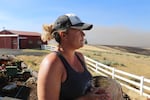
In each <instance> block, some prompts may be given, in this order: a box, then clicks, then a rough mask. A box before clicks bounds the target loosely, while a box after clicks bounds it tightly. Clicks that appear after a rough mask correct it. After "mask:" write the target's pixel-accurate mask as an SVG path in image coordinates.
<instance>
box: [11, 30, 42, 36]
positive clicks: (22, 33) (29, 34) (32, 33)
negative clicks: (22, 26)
mask: <svg viewBox="0 0 150 100" xmlns="http://www.w3.org/2000/svg"><path fill="white" fill-rule="evenodd" d="M8 31H9V32H11V33H14V34H17V35H26V36H41V34H40V33H38V32H28V31H16V30H8Z"/></svg>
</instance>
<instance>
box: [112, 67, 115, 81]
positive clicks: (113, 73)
mask: <svg viewBox="0 0 150 100" xmlns="http://www.w3.org/2000/svg"><path fill="white" fill-rule="evenodd" d="M112 79H115V68H113V70H112Z"/></svg>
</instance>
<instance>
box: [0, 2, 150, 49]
mask: <svg viewBox="0 0 150 100" xmlns="http://www.w3.org/2000/svg"><path fill="white" fill-rule="evenodd" d="M66 13H75V14H76V15H78V16H79V17H80V18H81V20H82V21H85V22H88V23H92V24H93V25H94V28H93V29H92V30H91V31H89V32H87V36H86V38H87V40H88V42H89V43H91V44H94V43H96V44H114V45H131V46H142V47H150V0H0V30H2V29H3V28H4V27H5V29H8V30H21V31H35V32H40V33H41V32H42V25H43V24H49V23H52V22H54V21H55V19H56V18H57V17H58V16H59V15H62V14H66Z"/></svg>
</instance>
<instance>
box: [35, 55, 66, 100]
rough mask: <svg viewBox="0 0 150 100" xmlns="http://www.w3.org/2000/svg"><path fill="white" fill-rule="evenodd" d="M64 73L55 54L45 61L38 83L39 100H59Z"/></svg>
mask: <svg viewBox="0 0 150 100" xmlns="http://www.w3.org/2000/svg"><path fill="white" fill-rule="evenodd" d="M62 73H63V69H62V64H61V63H60V61H59V60H58V57H57V55H56V54H55V53H52V54H49V55H47V56H46V57H45V58H44V59H43V61H42V63H41V65H40V70H39V73H38V81H37V92H38V100H59V93H60V86H61V80H62V79H61V78H62Z"/></svg>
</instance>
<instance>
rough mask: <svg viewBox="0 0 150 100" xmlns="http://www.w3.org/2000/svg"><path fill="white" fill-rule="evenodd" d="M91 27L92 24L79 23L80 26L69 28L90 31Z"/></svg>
mask: <svg viewBox="0 0 150 100" xmlns="http://www.w3.org/2000/svg"><path fill="white" fill-rule="evenodd" d="M92 27H93V25H92V24H87V23H80V24H76V25H73V26H71V28H75V29H80V30H91V29H92Z"/></svg>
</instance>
